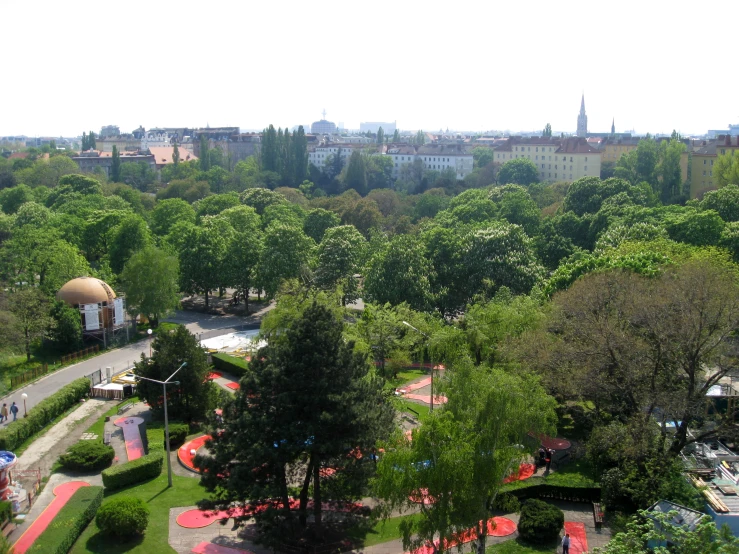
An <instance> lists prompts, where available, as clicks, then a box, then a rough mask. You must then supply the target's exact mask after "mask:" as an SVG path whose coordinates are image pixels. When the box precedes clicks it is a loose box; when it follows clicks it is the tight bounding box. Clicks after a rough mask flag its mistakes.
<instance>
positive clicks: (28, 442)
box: [11, 402, 83, 457]
mask: <svg viewBox="0 0 739 554" xmlns="http://www.w3.org/2000/svg"><path fill="white" fill-rule="evenodd" d="M82 405H83V404H82V403H81V402H78V403H77V404H74V405H72V406H71V407H70V408H69V409H68V410H67V411H66V412H64V413H63V414H59V415H58V416H56V417H55V418H54V419H52V420H51V421H50V422H49V423H47V424H46V425H45V426H44V427H42V428H41V429H39V431H38V433H34V434H33V435H31V436H30V437H28V438H27V439H26V440H24V441H23V442H22V443H21V445H20V446H19V447H17V448H14V449H13V454H15V455H16V456H18V457H20V455H21V454H23V453H24V452H25V451H26V449H27V448H28V447H29V446H31V444H33V443H34V442H36V441H37V440H38V439H40V438H41V437H43V436H44V435H45V434H46V433H48V432H49V429H51V428H52V427H54V425H56V424H57V423H59V422H60V421H61V420H62V419H64V418H65V417H67V416H68V415H69V414H71V413H72V412H73V411H75V410H76V409H77V408H79V407H80V406H82ZM18 414H19V415H20V412H18ZM11 421H12V419H11ZM79 423H80V422H79V421H78V422H76V423H75V425H79Z"/></svg>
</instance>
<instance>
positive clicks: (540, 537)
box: [518, 498, 565, 544]
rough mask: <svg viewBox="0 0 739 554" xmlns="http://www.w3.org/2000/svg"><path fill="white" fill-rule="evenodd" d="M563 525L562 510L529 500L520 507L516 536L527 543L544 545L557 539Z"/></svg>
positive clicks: (538, 501) (563, 516) (532, 499)
mask: <svg viewBox="0 0 739 554" xmlns="http://www.w3.org/2000/svg"><path fill="white" fill-rule="evenodd" d="M564 524H565V515H564V512H562V510H560V509H559V508H557V507H556V506H554V505H553V504H547V503H546V502H543V501H541V500H536V499H534V498H530V499H529V500H527V501H526V502H524V503H523V505H522V506H521V517H520V519H519V520H518V535H519V536H520V537H521V538H522V539H523V540H525V541H527V542H532V543H537V544H546V543H548V542H550V541H552V540H554V539H556V538H557V537H559V531H560V529H562V527H563V526H564Z"/></svg>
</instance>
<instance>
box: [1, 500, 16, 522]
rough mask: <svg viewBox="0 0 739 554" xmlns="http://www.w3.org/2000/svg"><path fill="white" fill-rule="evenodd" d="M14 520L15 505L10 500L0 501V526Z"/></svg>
mask: <svg viewBox="0 0 739 554" xmlns="http://www.w3.org/2000/svg"><path fill="white" fill-rule="evenodd" d="M11 519H13V503H12V502H10V500H3V501H0V524H2V523H5V522H6V521H10V520H11Z"/></svg>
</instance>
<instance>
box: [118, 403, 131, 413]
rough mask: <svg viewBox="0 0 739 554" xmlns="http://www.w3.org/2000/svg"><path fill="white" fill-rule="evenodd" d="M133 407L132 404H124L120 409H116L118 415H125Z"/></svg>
mask: <svg viewBox="0 0 739 554" xmlns="http://www.w3.org/2000/svg"><path fill="white" fill-rule="evenodd" d="M132 407H133V402H126V403H125V404H123V405H122V406H121V407H120V408H118V415H120V414H123V413H126V412H127V411H128V410H130V409H131V408H132Z"/></svg>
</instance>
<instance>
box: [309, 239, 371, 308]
mask: <svg viewBox="0 0 739 554" xmlns="http://www.w3.org/2000/svg"><path fill="white" fill-rule="evenodd" d="M366 254H367V240H366V239H365V238H364V237H363V236H362V234H361V233H360V232H359V231H357V229H356V228H355V227H354V226H352V225H341V226H339V227H332V228H330V229H328V230H326V233H325V235H324V236H323V240H322V241H321V244H319V245H318V265H317V267H316V271H315V278H314V280H315V283H316V285H317V286H319V287H321V288H323V289H328V290H334V289H335V288H337V287H340V288H341V292H342V296H341V302H342V305H346V304H347V303H351V302H354V301H355V300H356V299H357V298H359V283H358V282H357V279H356V278H355V275H356V274H357V273H359V271H360V270H361V268H362V266H363V264H364V260H365V256H366Z"/></svg>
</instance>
